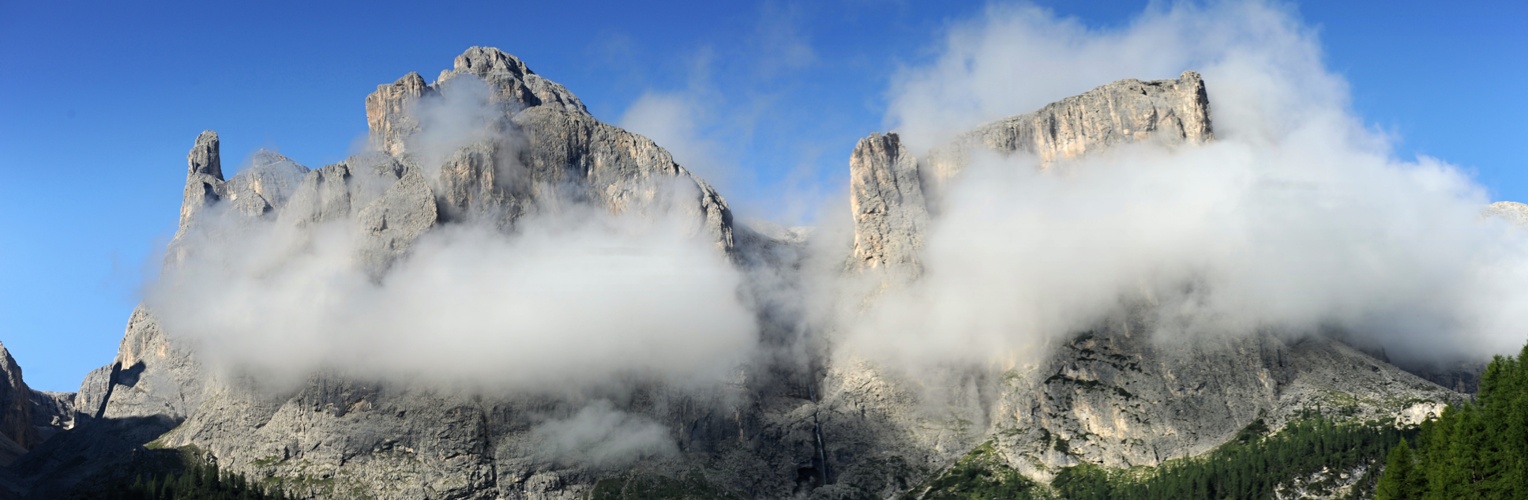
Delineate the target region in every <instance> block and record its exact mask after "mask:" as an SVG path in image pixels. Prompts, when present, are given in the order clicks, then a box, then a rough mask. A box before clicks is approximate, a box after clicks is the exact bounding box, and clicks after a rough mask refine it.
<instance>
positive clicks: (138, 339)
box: [100, 305, 207, 422]
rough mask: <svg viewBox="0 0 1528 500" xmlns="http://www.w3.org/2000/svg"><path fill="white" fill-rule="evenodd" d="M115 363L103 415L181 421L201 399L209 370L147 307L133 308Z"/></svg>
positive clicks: (113, 417)
mask: <svg viewBox="0 0 1528 500" xmlns="http://www.w3.org/2000/svg"><path fill="white" fill-rule="evenodd" d="M110 366H111V368H110V370H111V376H110V381H111V384H110V386H109V388H108V390H107V397H106V403H105V404H104V405H103V406H102V409H101V412H100V415H101V418H107V419H130V418H137V417H155V416H163V417H168V418H169V419H171V420H174V421H177V422H178V421H181V420H184V419H185V418H186V417H187V416H188V415H191V414H192V413H195V412H196V410H197V409H198V408H199V407H200V405H201V399H202V389H203V385H204V384H205V383H206V378H205V377H206V375H207V374H206V373H204V371H203V370H202V367H201V363H199V362H198V361H197V360H196V359H195V357H194V356H193V355H192V353H191V351H190V350H189V349H188V348H187V347H186V346H184V345H181V344H180V343H178V342H174V341H173V340H172V339H171V338H169V337H167V336H166V335H165V332H164V330H163V329H161V328H160V326H159V320H157V319H155V318H154V315H153V313H152V312H150V311H149V309H148V308H147V307H144V306H142V305H139V306H138V307H137V308H136V309H133V315H132V317H130V318H128V320H127V333H126V334H124V335H123V336H122V346H121V347H119V348H118V350H117V359H116V360H115V361H113V362H112V364H111V365H110Z"/></svg>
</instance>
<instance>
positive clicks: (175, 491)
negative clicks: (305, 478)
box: [102, 461, 290, 500]
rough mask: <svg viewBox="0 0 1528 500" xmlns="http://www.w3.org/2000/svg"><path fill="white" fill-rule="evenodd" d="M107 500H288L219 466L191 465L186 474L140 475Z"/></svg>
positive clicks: (106, 497)
mask: <svg viewBox="0 0 1528 500" xmlns="http://www.w3.org/2000/svg"><path fill="white" fill-rule="evenodd" d="M102 498H103V500H286V499H287V498H290V497H288V496H286V494H285V493H284V492H282V491H281V489H280V488H264V487H261V486H260V485H259V484H255V483H252V482H250V481H249V480H247V479H245V477H244V475H243V474H237V473H234V472H229V471H223V470H219V469H218V466H217V464H206V463H202V462H200V461H194V462H191V463H190V464H189V465H187V466H186V468H185V469H184V470H181V471H175V472H163V473H158V474H148V475H138V476H136V477H135V478H134V480H133V482H132V484H131V485H128V486H126V487H118V488H110V492H109V493H108V494H107V495H105V496H103V497H102Z"/></svg>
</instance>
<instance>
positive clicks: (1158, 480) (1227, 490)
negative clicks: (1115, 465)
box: [1051, 414, 1409, 500]
mask: <svg viewBox="0 0 1528 500" xmlns="http://www.w3.org/2000/svg"><path fill="white" fill-rule="evenodd" d="M1262 424H1263V422H1262V421H1261V420H1259V421H1257V422H1254V423H1253V425H1251V426H1249V427H1248V429H1247V430H1244V431H1242V433H1241V434H1240V435H1238V436H1237V438H1236V439H1234V440H1233V441H1232V442H1230V443H1227V444H1226V445H1223V446H1221V447H1220V448H1217V449H1216V450H1215V451H1213V452H1211V453H1209V454H1207V455H1204V456H1200V457H1195V458H1187V459H1182V460H1174V461H1170V462H1167V463H1165V464H1163V465H1162V466H1160V467H1157V468H1155V469H1153V470H1149V471H1130V470H1113V471H1111V470H1106V469H1104V468H1102V467H1099V466H1097V465H1092V464H1083V465H1078V466H1075V467H1069V468H1066V469H1064V470H1062V471H1061V472H1060V473H1059V474H1057V476H1056V478H1055V480H1054V481H1052V482H1051V487H1052V488H1054V489H1055V492H1056V493H1057V494H1058V495H1059V496H1061V497H1062V498H1069V499H1079V500H1080V499H1180V498H1272V497H1273V495H1274V490H1275V488H1277V487H1278V485H1279V483H1280V482H1282V481H1288V480H1289V479H1291V478H1296V477H1304V476H1309V475H1311V474H1315V473H1317V472H1322V471H1326V472H1327V474H1329V477H1330V476H1336V475H1338V474H1339V473H1342V472H1344V471H1349V470H1352V469H1355V468H1358V467H1359V466H1364V465H1368V466H1369V470H1373V466H1376V465H1378V462H1379V459H1380V457H1384V456H1385V453H1386V451H1388V450H1389V449H1391V448H1392V447H1393V446H1395V445H1396V444H1397V443H1400V442H1403V438H1404V437H1405V435H1406V434H1408V433H1409V432H1408V431H1405V430H1401V429H1396V428H1395V427H1394V426H1390V425H1381V424H1378V423H1368V424H1338V423H1334V422H1333V421H1331V420H1329V419H1326V418H1324V417H1320V416H1316V415H1313V414H1308V415H1307V416H1306V417H1305V418H1303V419H1300V420H1297V421H1295V422H1293V423H1291V424H1289V425H1287V426H1285V428H1284V429H1283V430H1281V431H1280V432H1278V433H1277V434H1274V435H1272V436H1266V437H1265V436H1263V433H1265V432H1266V427H1264V426H1262ZM1366 476H1368V477H1363V478H1360V479H1358V480H1357V481H1358V482H1359V483H1360V485H1359V487H1357V488H1354V489H1353V491H1354V492H1355V493H1357V492H1359V491H1367V488H1365V487H1363V486H1364V485H1363V484H1362V483H1363V482H1365V481H1368V484H1369V485H1372V484H1373V482H1372V481H1373V478H1372V475H1366Z"/></svg>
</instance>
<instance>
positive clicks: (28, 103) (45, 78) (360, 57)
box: [0, 0, 1528, 391]
mask: <svg viewBox="0 0 1528 500" xmlns="http://www.w3.org/2000/svg"><path fill="white" fill-rule="evenodd" d="M1038 4H1039V5H1042V6H1046V7H1048V8H1051V9H1054V10H1055V11H1056V13H1057V14H1058V15H1060V16H1065V17H1076V18H1077V19H1079V20H1080V21H1081V22H1082V23H1084V24H1087V25H1089V26H1091V27H1095V28H1098V29H1109V28H1110V27H1113V26H1119V25H1121V24H1123V23H1127V22H1129V20H1130V19H1132V18H1133V17H1134V16H1135V15H1136V14H1137V13H1139V12H1140V11H1141V10H1142V9H1143V8H1145V6H1146V2H1112V1H1111V2H1104V1H1082V2H1061V1H1057V2H1039V3H1038ZM986 6H987V4H986V3H985V2H937V3H935V2H925V3H914V2H894V1H892V2H881V1H873V0H844V1H828V2H797V3H791V2H670V3H665V4H664V5H662V6H649V5H644V4H643V3H640V2H563V3H554V2H454V3H452V4H451V6H450V7H431V8H422V7H421V6H420V4H417V3H401V2H398V3H367V4H365V5H337V4H331V5H324V6H314V5H309V3H308V2H304V3H295V2H294V3H287V2H270V3H259V4H257V3H253V2H249V3H221V2H213V3H207V2H199V3H190V2H151V3H142V4H138V3H123V2H18V1H11V2H3V3H0V74H3V75H4V78H0V171H3V173H4V176H3V177H0V235H3V240H0V342H4V344H5V346H6V347H7V348H9V349H10V351H11V353H12V355H14V356H15V357H16V358H17V360H18V361H19V362H20V363H21V365H22V367H23V368H24V369H25V371H26V377H27V381H28V383H29V384H31V385H32V386H33V387H36V388H40V389H45V390H57V391H72V390H75V388H76V387H77V386H78V383H79V381H80V379H81V378H82V377H83V376H84V374H85V372H86V371H88V370H90V369H91V368H94V367H96V366H100V365H103V364H106V363H108V362H109V361H110V360H111V359H112V357H113V355H114V354H115V351H116V349H117V343H118V342H119V341H120V339H121V335H122V329H123V327H124V325H125V324H126V321H127V317H128V314H129V312H130V311H131V309H132V307H133V306H134V305H135V304H136V303H137V301H138V295H139V289H140V287H141V285H142V283H143V280H144V279H145V277H146V276H149V275H151V274H152V269H153V267H154V266H156V265H157V263H158V252H160V251H161V250H162V247H163V245H164V244H165V243H166V242H167V241H168V239H169V237H170V236H171V235H172V234H173V232H174V229H175V223H176V217H177V214H178V208H179V204H180V196H181V189H182V187H183V183H184V175H185V168H186V167H185V160H184V158H185V154H186V151H187V149H188V148H189V147H190V145H191V143H192V142H193V140H194V139H195V137H196V135H197V133H198V132H200V131H201V130H204V129H214V130H217V131H218V132H219V133H220V135H221V137H222V141H223V142H222V144H223V156H224V160H223V161H224V169H225V170H224V171H225V173H228V174H230V175H231V173H232V172H233V171H235V170H237V168H239V167H240V166H241V165H242V164H243V163H244V162H245V161H246V160H247V159H248V157H249V156H250V155H251V154H252V153H253V152H254V151H256V150H257V149H259V148H269V149H274V150H277V151H279V152H281V153H283V154H286V155H287V156H290V157H292V158H293V159H295V160H297V161H298V162H300V163H303V164H305V165H308V166H309V167H319V166H322V165H324V164H328V163H333V162H336V161H339V160H342V159H343V158H345V157H346V156H348V155H349V154H351V153H352V152H354V151H356V149H357V148H358V147H359V145H360V144H361V141H362V139H363V138H364V134H365V130H366V124H365V114H364V109H363V99H364V97H365V95H366V94H367V93H369V92H370V91H372V90H374V89H375V87H376V85H377V84H380V83H388V82H391V81H393V80H394V79H396V78H398V77H399V76H401V75H403V74H404V73H407V72H409V71H418V72H420V73H421V74H423V75H424V76H425V78H426V79H427V80H433V79H434V76H435V75H436V74H437V73H438V72H439V71H440V70H442V69H447V68H449V67H450V64H451V59H452V58H453V57H454V56H455V55H456V54H458V53H460V52H461V51H462V50H463V49H465V48H466V47H468V46H472V45H489V46H496V47H499V48H502V49H504V50H505V51H507V52H510V53H512V54H516V55H518V56H520V57H521V58H523V59H524V60H526V61H527V63H528V64H529V65H530V66H531V67H532V68H533V69H534V70H536V71H537V72H538V73H540V74H542V75H544V76H547V77H548V78H551V79H553V80H556V81H558V82H560V83H562V84H564V85H566V86H567V87H568V88H569V89H571V90H572V91H573V92H574V93H576V94H578V95H579V96H580V97H581V98H582V99H583V100H584V102H585V103H586V104H587V105H588V106H589V108H590V110H591V111H592V112H593V113H594V114H595V115H596V116H597V117H599V118H601V119H603V120H606V121H609V122H612V123H620V122H622V121H623V120H628V121H631V122H633V123H636V122H638V121H639V120H637V119H636V118H634V112H633V110H634V109H637V107H634V105H636V104H638V103H644V102H645V103H649V104H651V103H655V102H656V103H670V104H672V103H674V102H679V103H680V104H682V106H680V107H681V108H683V110H684V111H685V112H686V113H687V114H686V115H685V119H686V120H688V122H687V124H686V127H685V128H686V130H687V132H688V133H689V134H690V135H691V136H693V137H694V138H696V139H697V140H696V141H695V142H694V143H693V144H689V145H687V147H688V148H689V153H690V154H692V155H697V157H703V159H704V161H703V162H700V163H708V164H709V165H703V166H702V165H698V166H696V168H695V169H696V170H697V171H700V172H702V173H703V174H706V175H707V176H708V177H709V178H711V179H712V180H713V181H714V183H715V184H717V185H718V187H719V188H720V189H721V190H722V193H723V194H724V195H725V196H727V197H728V198H729V200H730V201H732V202H733V204H734V206H735V207H737V209H738V210H739V212H740V213H741V214H743V215H744V216H754V217H769V218H775V219H780V220H784V221H786V222H799V221H803V220H808V221H809V220H811V219H812V217H813V216H812V212H811V207H813V206H817V205H818V204H819V203H820V202H822V201H823V200H832V199H834V196H837V195H838V193H839V192H840V191H841V190H842V189H843V186H844V182H845V178H846V169H847V158H848V155H849V151H850V149H851V148H852V147H853V145H854V142H855V141H856V140H857V139H858V138H860V137H862V136H864V135H866V134H867V133H869V132H872V131H879V130H884V129H885V128H886V127H887V126H888V123H887V121H886V111H887V94H888V88H889V86H890V84H891V80H892V79H893V78H894V77H895V75H896V74H897V70H898V68H901V67H905V66H909V65H919V64H925V63H927V62H928V61H929V60H931V59H932V58H934V57H936V56H937V49H938V44H939V43H940V41H941V40H942V39H943V37H944V35H945V33H946V32H947V31H948V30H949V29H950V27H951V26H952V25H956V24H959V23H961V22H966V21H969V20H970V19H972V18H974V17H978V16H981V15H982V14H983V12H985V8H986ZM1292 8H1293V9H1295V10H1297V11H1298V13H1299V16H1300V17H1301V18H1302V19H1303V21H1304V22H1305V23H1306V24H1307V26H1308V27H1309V28H1311V29H1313V30H1316V32H1317V33H1318V36H1319V38H1320V40H1321V43H1322V46H1323V48H1324V50H1325V55H1326V58H1327V61H1326V63H1327V66H1328V67H1329V68H1330V69H1331V70H1333V71H1335V72H1337V73H1338V74H1340V75H1342V76H1344V77H1346V79H1347V80H1348V82H1349V84H1350V86H1351V92H1352V106H1353V107H1354V108H1355V111H1356V114H1357V115H1358V116H1361V117H1362V118H1363V119H1364V120H1366V121H1367V122H1368V123H1369V124H1370V126H1372V127H1374V128H1377V129H1380V130H1383V131H1386V132H1388V133H1389V134H1390V135H1391V136H1392V137H1393V138H1394V140H1395V141H1396V154H1397V155H1398V156H1401V157H1403V158H1409V157H1411V156H1413V155H1417V154H1425V155H1429V156H1434V157H1438V158H1441V159H1444V160H1446V161H1448V162H1450V163H1453V164H1456V165H1460V166H1462V167H1464V168H1465V169H1467V170H1468V171H1470V172H1473V174H1474V175H1475V176H1476V178H1477V180H1478V182H1480V183H1481V184H1482V185H1483V186H1485V187H1486V188H1487V189H1488V190H1489V192H1490V196H1491V197H1492V199H1495V200H1501V199H1512V200H1528V174H1525V173H1524V168H1523V166H1524V158H1528V121H1525V120H1523V119H1522V118H1521V117H1523V116H1528V93H1525V92H1523V91H1522V89H1521V88H1522V82H1524V81H1528V62H1525V61H1528V58H1525V57H1524V56H1523V54H1528V36H1524V35H1521V34H1518V32H1520V29H1521V26H1523V25H1524V23H1525V22H1528V7H1525V6H1524V5H1523V4H1522V3H1519V2H1472V3H1467V4H1452V5H1444V4H1440V3H1435V2H1394V1H1391V2H1313V3H1310V4H1302V5H1294V6H1292ZM1165 76H1172V75H1118V78H1127V77H1165ZM1098 83H1105V82H1098ZM1211 85H1213V82H1211ZM655 116H657V117H658V119H662V118H663V117H665V116H667V115H663V114H657V115H655ZM648 120H649V122H651V120H653V118H651V117H649V118H648ZM660 143H662V141H660ZM781 200H785V201H781ZM792 200H800V202H799V203H797V202H795V201H792Z"/></svg>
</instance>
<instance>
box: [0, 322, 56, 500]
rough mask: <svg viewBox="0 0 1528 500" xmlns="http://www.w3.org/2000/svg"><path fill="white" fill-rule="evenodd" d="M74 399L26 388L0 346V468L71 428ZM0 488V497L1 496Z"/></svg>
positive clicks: (17, 368)
mask: <svg viewBox="0 0 1528 500" xmlns="http://www.w3.org/2000/svg"><path fill="white" fill-rule="evenodd" d="M73 399H74V395H73V394H69V393H57V392H45V391H36V390H32V389H31V388H30V387H27V384H26V381H25V380H23V378H22V374H21V366H20V365H19V364H17V363H16V359H15V358H12V357H11V352H10V350H8V349H6V348H5V346H4V345H0V466H9V465H11V463H12V462H15V461H16V459H17V458H20V457H21V456H22V455H25V454H26V453H27V452H28V451H30V450H32V449H35V448H37V447H38V446H40V445H42V444H43V443H44V442H45V441H47V440H48V439H49V438H51V437H52V436H53V435H54V434H56V433H58V432H61V431H65V430H68V429H70V428H73V427H74V408H73ZM5 486H6V485H5V484H0V496H3V495H4V494H5V490H6V488H5Z"/></svg>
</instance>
